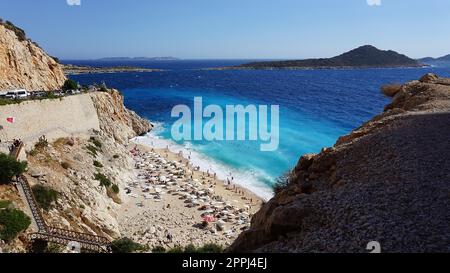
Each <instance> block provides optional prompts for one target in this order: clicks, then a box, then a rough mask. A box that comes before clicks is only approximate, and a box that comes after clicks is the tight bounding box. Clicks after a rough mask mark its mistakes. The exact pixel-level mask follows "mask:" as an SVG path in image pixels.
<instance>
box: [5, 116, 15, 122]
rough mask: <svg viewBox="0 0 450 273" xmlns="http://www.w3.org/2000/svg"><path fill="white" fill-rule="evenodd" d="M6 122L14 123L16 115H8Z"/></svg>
mask: <svg viewBox="0 0 450 273" xmlns="http://www.w3.org/2000/svg"><path fill="white" fill-rule="evenodd" d="M6 122H8V123H14V117H7V118H6Z"/></svg>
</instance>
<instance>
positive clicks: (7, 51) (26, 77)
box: [0, 24, 66, 91]
mask: <svg viewBox="0 0 450 273" xmlns="http://www.w3.org/2000/svg"><path fill="white" fill-rule="evenodd" d="M8 26H9V27H7V26H6V25H5V24H0V90H8V89H27V90H29V91H35V90H46V91H48V90H56V89H59V88H61V86H62V85H63V84H64V81H65V80H66V76H65V75H64V72H63V70H62V68H61V67H60V65H59V64H58V63H57V61H56V60H55V59H54V58H52V57H50V56H49V55H47V54H46V53H45V52H44V50H42V49H41V48H40V47H39V46H37V44H35V43H33V42H32V41H30V40H28V39H24V38H23V37H20V36H18V34H17V33H16V32H15V31H13V30H12V29H15V28H16V27H14V26H13V25H12V24H8Z"/></svg>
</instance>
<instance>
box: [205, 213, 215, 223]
mask: <svg viewBox="0 0 450 273" xmlns="http://www.w3.org/2000/svg"><path fill="white" fill-rule="evenodd" d="M203 221H205V222H208V223H211V222H214V221H216V219H215V218H214V216H212V215H206V216H205V217H203Z"/></svg>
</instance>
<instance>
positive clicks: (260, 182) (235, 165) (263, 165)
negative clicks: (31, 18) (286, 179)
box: [72, 61, 450, 198]
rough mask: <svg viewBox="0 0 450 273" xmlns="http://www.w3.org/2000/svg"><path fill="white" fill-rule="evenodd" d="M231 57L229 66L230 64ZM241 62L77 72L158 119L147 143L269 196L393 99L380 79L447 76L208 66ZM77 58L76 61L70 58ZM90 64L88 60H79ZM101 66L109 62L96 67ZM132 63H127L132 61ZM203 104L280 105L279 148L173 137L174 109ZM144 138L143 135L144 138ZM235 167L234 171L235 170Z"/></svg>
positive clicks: (83, 79) (414, 72) (416, 72)
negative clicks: (307, 160)
mask: <svg viewBox="0 0 450 273" xmlns="http://www.w3.org/2000/svg"><path fill="white" fill-rule="evenodd" d="M230 62H231V63H230ZM242 62H243V61H229V62H225V63H223V61H182V62H159V63H143V64H142V63H141V64H133V65H140V66H146V67H152V68H163V69H167V71H164V72H157V73H122V74H97V75H77V76H73V77H72V78H74V79H75V80H77V81H79V82H80V83H82V84H89V83H93V82H97V83H99V82H102V81H105V82H106V83H107V84H108V86H112V87H115V88H118V89H120V90H121V91H122V92H123V94H124V96H125V103H126V106H127V107H129V108H131V109H133V110H135V111H136V112H137V113H138V114H140V115H142V116H145V117H146V118H148V119H150V120H152V121H154V122H156V123H157V125H158V126H157V128H156V130H154V132H152V133H151V135H149V136H148V137H147V138H148V143H150V142H153V141H155V140H161V141H163V140H164V141H165V142H164V144H165V145H166V144H167V145H172V144H173V145H175V144H176V146H177V147H178V148H179V149H184V152H185V153H192V152H194V153H195V158H196V160H197V161H196V162H197V163H198V164H199V165H202V166H203V167H204V168H206V169H208V170H209V169H210V170H211V171H213V172H218V173H219V174H221V176H222V177H230V176H233V178H234V179H235V180H236V181H237V183H240V184H243V185H245V186H248V187H249V188H251V189H252V190H254V191H255V192H257V193H259V194H260V195H261V196H264V197H267V198H268V197H270V195H271V191H270V188H271V185H272V184H273V183H274V180H275V179H276V178H277V177H278V176H280V175H282V174H283V173H284V172H286V171H287V170H289V169H291V168H292V167H294V166H295V165H296V163H297V161H298V159H299V157H300V156H301V155H303V154H305V153H316V152H319V151H320V150H321V149H322V148H323V147H329V146H332V145H333V144H334V143H335V142H336V140H337V138H338V137H339V136H341V135H344V134H347V133H349V132H350V131H351V130H352V129H354V128H356V127H358V126H360V125H361V124H362V123H363V122H365V121H367V120H369V119H370V118H372V117H373V116H374V115H376V114H378V113H380V112H381V111H382V110H383V108H384V106H385V105H386V104H387V103H388V102H389V100H388V99H387V98H385V97H384V96H383V95H381V93H380V91H379V88H380V86H381V85H382V84H385V83H392V82H406V81H409V80H414V79H418V78H419V77H420V76H422V75H423V74H425V73H427V72H429V71H433V72H436V73H438V74H441V75H447V76H448V75H449V74H450V69H448V68H418V69H363V70H309V71H253V70H252V71H209V70H199V69H198V68H202V67H213V66H222V65H230V64H235V63H236V64H237V63H242ZM72 63H73V62H72ZM81 64H86V63H81ZM96 65H105V66H108V65H111V63H107V64H98V63H97V64H96ZM128 65H129V64H128ZM196 96H199V97H202V98H203V104H204V105H208V104H216V105H220V106H222V107H224V106H225V105H227V104H241V105H249V104H255V105H260V104H263V105H272V104H275V105H279V106H280V145H279V149H278V150H276V151H273V152H261V151H260V144H261V143H260V142H258V141H256V142H255V141H214V142H207V141H191V142H178V143H174V142H172V141H171V134H170V131H171V125H172V124H173V123H174V122H175V121H176V120H177V119H176V118H171V116H170V114H171V110H172V107H173V106H175V105H179V104H185V105H188V106H190V107H191V108H193V101H194V97H196ZM143 141H144V140H143ZM230 172H231V174H230Z"/></svg>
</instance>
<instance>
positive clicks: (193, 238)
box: [119, 143, 263, 250]
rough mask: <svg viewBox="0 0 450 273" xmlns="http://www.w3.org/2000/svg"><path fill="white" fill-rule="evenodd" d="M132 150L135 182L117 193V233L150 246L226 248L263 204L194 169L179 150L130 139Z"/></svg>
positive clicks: (239, 190) (253, 195) (258, 199)
mask: <svg viewBox="0 0 450 273" xmlns="http://www.w3.org/2000/svg"><path fill="white" fill-rule="evenodd" d="M134 149H136V151H135V155H134V159H135V162H136V181H134V182H133V183H129V185H128V187H127V188H126V189H125V190H124V192H125V193H123V194H122V200H123V205H122V208H121V211H120V212H119V224H120V227H121V233H122V236H124V237H129V238H132V239H133V240H135V241H136V242H139V243H141V244H143V245H146V246H149V248H150V250H151V249H152V248H153V247H156V246H162V247H164V248H166V249H169V248H173V247H175V246H181V247H184V246H187V245H189V244H193V245H195V246H203V245H205V244H207V243H215V244H219V245H222V246H224V247H226V246H228V245H230V244H231V243H232V242H233V241H234V239H235V238H236V237H237V236H238V235H239V234H240V233H241V232H242V231H243V230H245V229H247V228H248V227H249V225H250V219H251V216H252V215H253V214H254V213H255V212H257V211H258V210H259V208H260V207H261V205H262V202H263V200H262V199H261V198H259V197H258V196H256V195H255V194H253V193H252V192H250V191H248V190H246V189H243V188H241V187H238V186H236V185H233V184H232V183H230V185H228V182H226V181H221V180H219V179H215V178H214V174H208V173H207V172H202V171H200V170H196V168H195V166H191V165H190V162H189V160H187V159H185V158H183V157H182V155H181V154H175V153H173V152H170V151H169V150H168V149H152V148H149V147H147V146H143V145H139V144H133V143H132V144H131V145H130V147H129V150H130V151H131V150H134ZM230 182H231V181H230ZM205 216H206V218H204V217H205ZM205 219H207V220H208V221H210V222H209V224H208V225H207V226H206V227H204V226H203V223H204V222H205V221H204V220H205Z"/></svg>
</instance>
